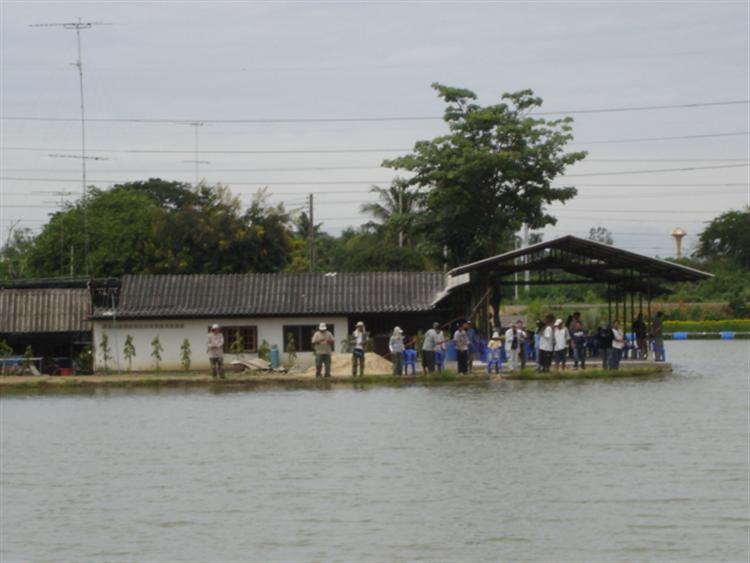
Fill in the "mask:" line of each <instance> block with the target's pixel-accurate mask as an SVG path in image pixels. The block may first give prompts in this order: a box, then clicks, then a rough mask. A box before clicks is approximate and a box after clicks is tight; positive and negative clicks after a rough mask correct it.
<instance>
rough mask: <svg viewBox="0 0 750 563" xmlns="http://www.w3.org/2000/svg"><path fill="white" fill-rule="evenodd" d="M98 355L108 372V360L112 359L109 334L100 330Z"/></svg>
mask: <svg viewBox="0 0 750 563" xmlns="http://www.w3.org/2000/svg"><path fill="white" fill-rule="evenodd" d="M99 357H100V358H101V360H102V365H103V366H104V371H105V372H109V361H110V360H111V359H112V349H111V348H110V347H109V335H108V334H107V333H106V332H102V337H101V342H100V343H99Z"/></svg>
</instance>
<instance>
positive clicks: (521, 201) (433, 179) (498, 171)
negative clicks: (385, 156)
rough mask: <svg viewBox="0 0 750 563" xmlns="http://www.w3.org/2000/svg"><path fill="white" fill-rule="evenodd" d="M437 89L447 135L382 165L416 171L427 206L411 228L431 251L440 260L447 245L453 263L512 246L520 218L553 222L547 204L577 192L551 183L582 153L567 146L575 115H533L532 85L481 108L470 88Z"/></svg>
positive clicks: (536, 103) (535, 223) (415, 185)
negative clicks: (554, 118)
mask: <svg viewBox="0 0 750 563" xmlns="http://www.w3.org/2000/svg"><path fill="white" fill-rule="evenodd" d="M433 88H434V89H435V90H436V91H437V93H438V95H439V96H440V97H441V98H442V99H443V100H444V101H445V102H446V104H447V107H446V109H445V113H444V120H445V122H446V123H447V124H448V129H449V131H448V133H447V134H445V135H442V136H439V137H436V138H435V139H432V140H431V141H419V142H417V143H416V144H415V145H414V150H413V152H412V153H410V154H408V155H405V156H401V157H398V158H395V159H392V160H386V161H385V162H384V163H383V165H384V166H387V167H390V168H395V169H400V170H405V171H408V172H410V173H412V176H411V177H410V178H408V179H407V180H406V184H407V186H408V187H409V188H412V189H413V190H414V191H415V192H416V193H417V195H418V203H419V205H420V206H421V208H422V209H421V211H420V213H419V214H418V216H417V217H416V218H415V221H414V226H415V229H416V230H417V231H418V232H419V233H420V234H421V235H422V237H423V238H424V240H425V241H426V242H427V243H428V244H429V246H428V247H427V250H428V252H429V253H430V254H432V255H433V257H435V258H439V257H440V255H441V254H442V248H443V247H444V246H445V247H447V249H448V260H449V263H450V264H452V265H457V264H460V263H465V262H468V261H472V260H477V259H481V258H485V257H487V256H489V255H492V254H495V253H497V252H500V251H503V250H505V249H507V248H508V247H509V246H512V244H513V242H512V241H513V233H514V232H515V231H516V230H518V229H519V228H520V227H521V225H522V224H523V223H526V224H528V225H529V227H530V228H532V229H539V228H542V227H544V226H545V225H549V224H554V223H555V221H556V220H555V218H554V217H553V216H552V215H550V214H549V213H548V212H547V210H546V209H545V206H547V205H549V204H551V203H553V202H565V201H567V200H569V199H571V198H572V197H574V196H575V195H576V190H575V188H573V187H562V188H557V187H552V182H553V181H554V180H555V179H557V178H558V177H559V176H561V175H562V174H563V173H564V172H565V170H566V168H567V167H569V166H570V165H572V164H574V163H575V162H578V161H579V160H581V159H583V158H584V157H585V153H584V152H566V151H565V147H566V144H567V143H568V142H569V141H570V140H571V139H572V134H571V130H572V129H571V122H572V119H571V118H563V119H556V120H550V121H548V120H545V119H542V118H539V117H534V116H533V111H534V110H535V109H537V108H539V107H540V106H541V105H542V100H541V98H538V97H535V96H534V94H533V92H532V91H531V90H522V91H519V92H514V93H511V94H504V95H503V96H502V100H503V101H502V102H501V103H499V104H495V105H490V106H481V105H479V104H477V103H475V100H476V99H477V97H476V95H475V94H474V93H473V92H471V91H470V90H465V89H462V88H452V87H448V86H444V85H442V84H433Z"/></svg>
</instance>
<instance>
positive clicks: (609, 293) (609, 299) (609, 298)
mask: <svg viewBox="0 0 750 563" xmlns="http://www.w3.org/2000/svg"><path fill="white" fill-rule="evenodd" d="M607 321H608V322H609V324H610V325H611V324H612V286H611V285H610V284H607Z"/></svg>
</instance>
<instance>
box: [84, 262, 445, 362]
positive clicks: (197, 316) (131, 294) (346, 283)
mask: <svg viewBox="0 0 750 563" xmlns="http://www.w3.org/2000/svg"><path fill="white" fill-rule="evenodd" d="M445 286H446V283H445V276H444V274H442V273H437V272H377V273H375V272H373V273H339V274H292V273H288V274H284V273H280V274H226V275H221V274H220V275H143V276H141V275H138V276H125V277H124V278H123V279H122V287H121V289H120V292H119V298H118V302H117V303H116V306H115V307H114V308H106V309H97V311H96V312H95V314H94V316H93V342H94V346H93V348H94V350H95V351H96V352H95V355H94V356H95V368H96V369H97V370H101V369H103V368H104V365H103V347H102V342H103V337H104V335H106V339H107V342H108V348H109V350H110V353H109V356H110V357H111V359H110V360H109V362H108V367H109V369H113V368H117V367H118V365H119V367H120V368H121V369H127V368H128V362H127V361H126V360H125V358H124V357H123V349H124V346H125V341H126V339H127V337H128V336H130V337H131V338H132V342H133V345H134V347H135V357H134V358H132V369H133V370H134V371H146V370H152V369H154V367H155V359H154V358H153V357H152V351H153V349H154V346H153V344H152V343H153V342H154V340H155V339H156V338H158V340H159V344H160V345H161V347H162V348H163V351H162V352H161V358H162V359H161V361H160V368H161V369H163V370H179V369H181V354H182V353H181V347H182V345H183V342H184V341H185V340H186V339H187V341H188V343H189V345H190V349H191V352H192V353H191V367H192V368H193V369H208V368H209V363H208V358H207V355H206V338H207V334H208V331H209V327H210V326H211V325H212V324H214V323H217V324H219V325H220V326H221V327H222V332H223V334H224V347H225V350H224V351H225V354H227V355H226V356H225V359H226V360H231V359H234V355H233V354H231V353H230V348H231V345H232V342H233V341H234V340H235V338H236V336H237V333H238V332H239V335H240V338H241V339H242V342H243V349H244V355H245V357H254V356H257V352H258V348H259V347H260V345H261V343H262V342H263V341H266V342H267V343H268V344H269V346H276V347H278V349H279V351H280V353H281V354H282V359H283V357H284V352H285V350H286V349H287V345H288V343H289V341H290V339H293V340H294V345H295V349H296V350H297V360H298V361H299V362H300V363H308V362H311V361H312V352H311V345H310V338H311V337H312V333H313V332H314V330H315V328H316V327H317V325H318V324H319V323H321V322H325V323H326V324H327V325H328V328H329V330H331V332H333V334H334V336H335V338H336V348H337V350H340V345H341V341H342V338H343V336H344V335H348V334H350V333H351V332H352V331H353V329H354V325H355V324H356V323H357V322H358V321H360V320H361V321H364V322H365V324H366V326H367V329H368V331H369V332H370V334H371V335H373V336H374V338H375V346H376V351H379V352H381V353H384V352H385V351H386V349H387V340H388V338H389V336H390V334H391V332H392V330H393V327H394V326H396V325H398V326H401V327H402V328H403V329H404V330H405V331H406V332H407V334H415V333H416V332H417V330H426V329H427V328H429V325H430V324H431V322H433V321H434V320H440V319H441V318H443V319H444V318H446V317H447V316H448V315H449V313H448V312H447V311H443V310H441V309H438V308H436V306H435V303H436V301H437V300H438V297H440V296H441V295H442V292H443V290H444V289H445Z"/></svg>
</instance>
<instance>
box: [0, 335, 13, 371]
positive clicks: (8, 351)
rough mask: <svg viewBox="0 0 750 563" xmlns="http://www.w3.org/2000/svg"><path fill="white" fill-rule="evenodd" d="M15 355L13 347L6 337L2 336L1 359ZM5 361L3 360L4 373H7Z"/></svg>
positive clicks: (0, 343) (0, 342) (0, 341)
mask: <svg viewBox="0 0 750 563" xmlns="http://www.w3.org/2000/svg"><path fill="white" fill-rule="evenodd" d="M12 355H13V348H11V346H10V344H8V343H7V342H6V341H5V340H4V339H2V338H0V359H5V358H9V357H10V356H12ZM5 368H6V365H5V362H3V371H2V373H3V375H5Z"/></svg>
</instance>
